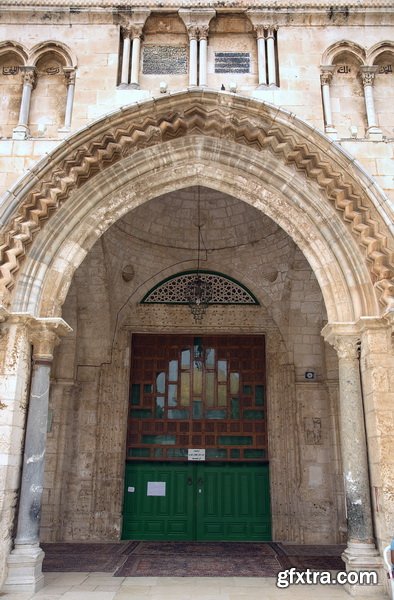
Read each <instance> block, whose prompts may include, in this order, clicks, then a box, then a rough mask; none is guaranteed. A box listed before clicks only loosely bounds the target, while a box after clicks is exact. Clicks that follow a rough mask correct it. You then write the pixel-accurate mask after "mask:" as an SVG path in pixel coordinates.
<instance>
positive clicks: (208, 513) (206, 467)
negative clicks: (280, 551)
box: [122, 463, 271, 541]
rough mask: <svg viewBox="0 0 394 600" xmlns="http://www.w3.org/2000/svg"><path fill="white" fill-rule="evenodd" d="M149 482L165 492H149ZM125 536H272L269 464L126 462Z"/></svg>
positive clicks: (229, 538) (235, 538)
mask: <svg viewBox="0 0 394 600" xmlns="http://www.w3.org/2000/svg"><path fill="white" fill-rule="evenodd" d="M148 482H162V483H165V496H148V495H147V492H148ZM122 537H123V539H140V540H205V541H208V540H211V541H213V540H216V541H241V540H242V541H252V540H259V541H266V540H270V539H271V514H270V496H269V474H268V464H260V465H259V464H251V463H179V464H177V463H127V464H126V477H125V500H124V517H123V535H122Z"/></svg>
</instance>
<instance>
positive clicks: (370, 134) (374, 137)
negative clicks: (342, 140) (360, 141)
mask: <svg viewBox="0 0 394 600" xmlns="http://www.w3.org/2000/svg"><path fill="white" fill-rule="evenodd" d="M365 137H366V138H367V139H368V140H371V142H381V141H382V140H383V133H382V130H381V129H379V127H370V128H369V129H367V131H366V134H365Z"/></svg>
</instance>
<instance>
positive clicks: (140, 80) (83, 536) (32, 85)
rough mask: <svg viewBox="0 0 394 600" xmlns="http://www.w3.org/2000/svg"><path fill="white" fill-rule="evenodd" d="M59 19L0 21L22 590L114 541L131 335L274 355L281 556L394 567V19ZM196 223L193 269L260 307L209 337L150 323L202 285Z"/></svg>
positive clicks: (310, 13)
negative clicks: (227, 337)
mask: <svg viewBox="0 0 394 600" xmlns="http://www.w3.org/2000/svg"><path fill="white" fill-rule="evenodd" d="M56 1H57V0H53V1H52V3H51V5H50V6H49V5H48V6H47V7H45V6H43V5H42V4H39V3H37V6H35V0H30V2H29V3H21V4H20V6H19V0H17V2H15V1H13V2H8V1H7V0H3V2H2V4H1V8H2V16H1V20H0V31H1V39H2V42H1V43H0V87H1V98H2V103H1V106H0V135H1V139H0V154H1V160H0V188H1V190H0V191H1V192H4V194H3V196H2V200H1V204H0V211H1V224H2V236H1V238H0V259H1V262H0V268H1V279H0V293H1V301H2V304H1V313H0V321H1V322H2V324H1V334H2V335H1V337H0V357H1V367H0V389H1V390H3V392H2V394H3V395H2V396H1V405H0V415H1V417H2V421H1V430H2V431H1V446H0V448H1V452H2V460H1V471H0V482H1V489H2V490H4V494H2V495H1V496H0V503H1V514H2V520H1V535H0V538H1V539H2V540H3V542H1V544H2V545H1V547H0V559H1V563H0V572H1V580H2V581H5V587H4V589H6V590H7V589H19V590H23V589H34V588H37V587H39V585H40V584H41V580H42V578H41V562H42V552H41V551H40V550H39V541H40V540H42V541H60V540H67V541H71V540H101V541H106V540H117V539H119V537H120V532H121V523H122V501H123V484H124V460H125V444H126V428H127V406H128V386H129V370H130V347H131V340H132V335H133V333H135V332H138V333H141V332H146V333H190V332H192V333H195V334H198V333H200V334H204V333H212V332H216V333H226V334H237V333H239V334H247V333H250V334H256V333H261V334H264V335H265V336H266V342H267V377H268V381H267V389H268V396H267V402H268V443H269V454H270V478H271V501H272V507H273V508H272V525H273V539H276V540H283V541H291V542H298V543H339V542H346V543H347V550H346V553H345V559H346V563H347V567H348V568H350V569H353V570H354V569H358V568H363V567H365V568H378V569H380V568H381V559H380V554H381V552H382V549H383V548H384V546H385V545H386V544H387V543H388V541H389V539H390V537H392V535H393V531H394V521H393V519H394V506H393V493H394V492H393V489H394V488H393V485H394V482H393V460H394V451H393V448H392V438H393V426H392V423H393V421H394V419H393V417H394V414H393V406H394V404H393V400H394V380H393V376H392V373H393V372H394V369H393V367H394V355H393V345H392V327H393V310H394V283H393V268H394V267H393V255H394V240H393V235H392V226H393V220H394V219H393V214H394V213H393V204H392V202H393V199H394V196H393V165H392V158H393V148H394V144H393V140H394V111H393V102H391V99H393V95H394V91H393V90H394V85H393V77H394V76H393V67H394V41H390V40H389V39H388V31H389V29H388V26H389V25H392V22H391V21H392V18H393V14H392V11H390V8H389V5H387V7H386V8H385V7H384V6H383V3H380V5H379V7H377V6H375V5H374V4H371V5H370V4H368V3H366V2H365V3H364V4H365V6H361V5H357V7H347V6H343V7H342V6H340V5H338V6H337V5H336V7H335V8H332V7H329V6H327V7H323V6H319V7H317V6H315V5H312V4H310V6H307V7H304V9H303V10H300V7H299V6H298V5H297V6H296V5H294V6H293V5H292V4H291V3H290V4H286V7H284V6H283V7H282V6H281V5H275V6H276V10H275V14H273V12H272V10H270V9H268V8H267V7H264V6H261V7H260V8H257V7H256V6H255V5H254V6H253V8H251V7H250V6H249V5H248V4H247V3H245V2H242V1H239V2H237V3H235V4H234V3H232V4H231V6H230V5H229V6H227V5H226V3H223V5H220V6H215V7H214V6H213V5H212V6H211V5H209V6H208V5H207V6H205V7H202V6H199V7H197V6H196V7H193V6H190V5H189V3H185V5H176V6H175V5H173V4H171V3H170V2H168V0H164V1H163V2H161V3H160V5H159V4H154V3H152V4H147V5H144V6H137V5H135V6H134V5H133V6H132V7H131V8H130V7H124V8H122V6H117V7H116V8H115V7H113V6H112V5H111V6H110V5H108V6H107V5H106V4H105V1H104V0H103V1H102V2H100V3H98V5H97V6H96V7H93V6H92V5H91V4H90V5H89V7H87V6H84V5H83V0H79V3H78V2H77V4H73V8H69V9H66V8H65V7H64V3H63V4H62V5H61V6H60V4H59V6H57V5H56ZM390 31H391V30H390ZM65 138H66V139H65ZM197 190H200V192H201V203H199V205H198V206H199V208H198V212H197V201H196V198H197V193H198V191H197ZM199 222H200V224H201V231H202V237H203V241H204V252H203V255H202V263H201V268H203V269H206V270H209V271H212V272H221V273H224V274H225V275H226V276H228V277H230V278H233V279H235V280H236V281H239V282H241V283H242V284H243V285H244V286H246V287H247V288H248V289H249V290H250V291H251V293H252V294H253V295H254V296H255V297H256V298H257V300H258V302H259V304H258V305H251V306H241V305H239V306H236V305H235V306H224V305H215V306H210V307H209V308H208V310H207V313H206V315H205V317H204V320H203V321H202V323H201V324H196V323H195V322H194V320H193V318H192V316H191V314H190V310H189V308H188V307H186V306H177V305H157V304H152V305H149V304H141V300H142V299H143V298H144V296H145V295H146V294H147V293H148V292H149V290H151V289H152V288H153V287H154V286H155V285H158V284H160V282H162V281H164V280H165V279H166V278H168V277H170V276H173V275H175V274H176V273H178V272H181V271H186V270H190V269H195V268H196V248H197V237H196V235H197V234H196V232H197V224H198V223H199ZM31 348H32V349H31ZM31 355H32V356H33V359H34V361H35V365H34V368H31V363H30V357H31ZM360 373H361V376H360ZM49 384H50V393H49V396H48V393H47V390H48V386H49ZM38 396H39V397H40V399H41V400H40V402H39V403H38V402H37V397H38ZM27 412H28V419H27ZM31 423H32V425H31ZM364 424H365V427H364ZM25 431H26V445H25V456H24V459H23V457H22V440H23V437H24V432H25ZM32 431H34V432H37V431H38V432H39V434H38V435H36V433H34V434H33V433H31V432H32ZM44 455H45V457H46V458H45V476H44V475H43V465H44V462H43V458H44ZM22 464H23V471H22V476H21V477H20V467H21V465H22ZM355 474H356V476H355ZM31 486H33V487H34V490H35V492H34V493H35V496H34V498H33V497H32V496H31V492H30V491H29V489H30V490H31ZM19 490H21V491H20V494H21V501H20V504H19V508H18V510H17V509H16V499H17V497H18V495H19ZM370 498H372V502H371V500H370ZM32 504H34V506H35V507H36V511H35V515H36V516H35V520H34V522H33V523H32V522H31V519H30V517H29V514H30V513H29V507H30V506H31V505H32ZM29 519H30V520H29ZM11 550H12V552H11ZM350 591H351V592H352V593H356V592H357V591H358V590H357V589H352V590H350Z"/></svg>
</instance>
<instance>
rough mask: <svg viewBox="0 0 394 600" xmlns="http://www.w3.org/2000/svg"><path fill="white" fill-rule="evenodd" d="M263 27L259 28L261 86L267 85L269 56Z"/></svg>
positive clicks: (258, 66) (258, 55) (258, 59)
mask: <svg viewBox="0 0 394 600" xmlns="http://www.w3.org/2000/svg"><path fill="white" fill-rule="evenodd" d="M264 31H265V29H264V28H263V27H258V28H257V68H258V73H259V85H267V56H266V52H265V38H264Z"/></svg>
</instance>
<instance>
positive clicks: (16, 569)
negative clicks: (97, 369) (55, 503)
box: [4, 319, 71, 592]
mask: <svg viewBox="0 0 394 600" xmlns="http://www.w3.org/2000/svg"><path fill="white" fill-rule="evenodd" d="M29 328H30V339H31V342H32V344H33V369H32V375H31V382H30V399H29V407H28V415H27V424H26V434H25V449H24V457H23V466H22V479H21V487H20V497H19V510H18V521H17V535H16V538H15V547H14V550H13V551H12V552H11V554H10V555H9V557H8V576H7V580H6V582H5V586H4V591H8V592H10V591H21V592H35V591H37V590H38V589H40V588H41V587H42V586H43V584H44V577H43V574H42V561H43V558H44V553H43V551H42V550H41V548H40V537H39V528H40V518H41V497H42V490H43V483H44V460H45V449H46V435H47V420H48V398H49V381H50V372H51V363H52V360H53V350H54V348H55V346H56V345H57V344H58V343H59V341H60V338H59V336H60V335H62V334H65V333H68V332H69V331H71V328H70V327H69V326H68V325H67V324H66V323H65V322H64V321H63V320H62V319H31V321H30V324H29Z"/></svg>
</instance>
